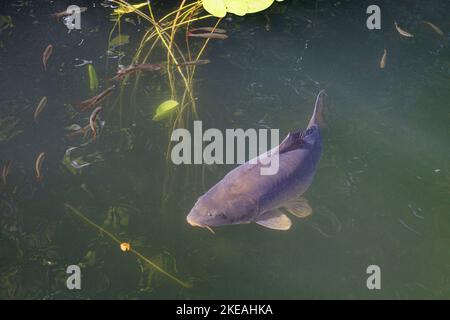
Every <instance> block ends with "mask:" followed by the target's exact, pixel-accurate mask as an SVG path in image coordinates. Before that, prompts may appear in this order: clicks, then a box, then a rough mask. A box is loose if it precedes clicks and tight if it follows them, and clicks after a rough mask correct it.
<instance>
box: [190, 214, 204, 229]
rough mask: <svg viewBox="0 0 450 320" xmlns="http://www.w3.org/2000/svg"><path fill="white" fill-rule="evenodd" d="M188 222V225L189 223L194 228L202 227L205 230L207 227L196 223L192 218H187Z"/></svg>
mask: <svg viewBox="0 0 450 320" xmlns="http://www.w3.org/2000/svg"><path fill="white" fill-rule="evenodd" d="M186 221H187V223H189V224H190V225H191V226H193V227H200V228H204V227H205V226H204V225H202V224H200V223H198V222H197V221H194V220H193V219H192V217H190V216H187V218H186Z"/></svg>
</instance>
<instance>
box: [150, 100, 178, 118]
mask: <svg viewBox="0 0 450 320" xmlns="http://www.w3.org/2000/svg"><path fill="white" fill-rule="evenodd" d="M177 106H178V102H177V101H175V100H167V101H164V102H163V103H161V104H160V105H159V107H158V108H157V109H156V112H155V116H154V117H153V120H154V121H159V120H162V119H164V118H165V117H166V116H168V115H169V114H170V113H171V112H172V111H174V109H175V108H176V107H177Z"/></svg>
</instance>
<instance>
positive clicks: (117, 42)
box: [109, 34, 130, 48]
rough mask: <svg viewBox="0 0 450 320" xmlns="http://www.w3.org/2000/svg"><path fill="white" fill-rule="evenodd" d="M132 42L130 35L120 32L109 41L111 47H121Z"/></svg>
mask: <svg viewBox="0 0 450 320" xmlns="http://www.w3.org/2000/svg"><path fill="white" fill-rule="evenodd" d="M129 42H130V36H128V35H126V34H120V35H118V36H117V37H115V38H113V39H112V40H111V41H110V42H109V47H110V48H111V47H120V46H123V45H124V44H127V43H129Z"/></svg>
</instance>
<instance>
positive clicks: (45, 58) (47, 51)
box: [42, 44, 53, 72]
mask: <svg viewBox="0 0 450 320" xmlns="http://www.w3.org/2000/svg"><path fill="white" fill-rule="evenodd" d="M52 52H53V45H51V44H49V45H48V46H47V48H45V50H44V52H43V53H42V64H43V65H44V71H46V72H47V62H48V59H49V58H50V56H51V55H52Z"/></svg>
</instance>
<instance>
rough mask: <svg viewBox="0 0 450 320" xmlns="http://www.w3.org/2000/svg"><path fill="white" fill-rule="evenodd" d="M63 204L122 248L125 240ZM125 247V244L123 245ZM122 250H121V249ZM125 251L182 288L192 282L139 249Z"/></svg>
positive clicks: (189, 285) (189, 286)
mask: <svg viewBox="0 0 450 320" xmlns="http://www.w3.org/2000/svg"><path fill="white" fill-rule="evenodd" d="M64 206H65V207H66V208H67V209H69V211H70V212H72V213H73V214H75V215H76V216H78V217H79V218H80V219H81V220H83V221H84V222H85V223H87V224H88V225H90V226H92V227H93V228H95V229H97V230H98V231H100V233H101V234H104V235H106V236H107V237H109V238H110V239H111V240H112V241H113V242H115V243H117V244H118V245H119V248H120V249H121V250H122V244H124V243H125V242H123V241H120V240H119V239H118V238H117V237H116V236H114V235H113V234H112V233H110V232H109V231H107V230H105V229H104V228H102V227H100V226H99V225H97V224H96V223H95V222H93V221H92V220H90V219H89V218H88V217H86V216H85V215H84V214H83V213H81V212H80V211H79V210H77V209H75V208H74V207H73V206H71V205H70V204H68V203H65V204H64ZM125 247H127V246H125ZM122 251H123V250H122ZM126 252H130V253H133V254H134V255H136V256H137V257H138V258H139V259H141V260H143V261H144V262H145V263H147V264H148V265H149V266H150V267H152V268H153V269H154V270H156V271H157V272H159V273H161V274H162V275H164V276H165V277H167V278H168V279H170V280H172V281H174V282H175V283H177V284H179V285H181V286H182V287H184V288H191V287H192V284H191V283H189V282H185V281H182V280H180V279H178V278H177V277H176V276H174V275H173V274H171V273H169V272H167V271H166V270H164V269H163V268H162V267H161V266H160V265H158V264H157V263H156V262H153V261H151V260H150V259H149V258H147V257H146V256H144V255H143V254H142V253H140V252H139V251H137V250H136V249H133V248H131V245H130V248H129V250H126Z"/></svg>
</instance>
